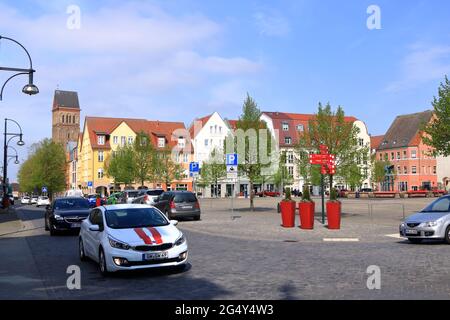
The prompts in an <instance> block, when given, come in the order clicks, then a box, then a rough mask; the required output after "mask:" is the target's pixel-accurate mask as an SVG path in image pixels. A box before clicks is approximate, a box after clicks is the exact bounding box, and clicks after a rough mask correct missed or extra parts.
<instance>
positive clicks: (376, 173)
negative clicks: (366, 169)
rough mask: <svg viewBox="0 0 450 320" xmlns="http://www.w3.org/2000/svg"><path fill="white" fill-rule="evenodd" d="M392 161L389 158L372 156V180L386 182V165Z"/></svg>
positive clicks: (377, 182)
mask: <svg viewBox="0 0 450 320" xmlns="http://www.w3.org/2000/svg"><path fill="white" fill-rule="evenodd" d="M390 165H391V163H390V162H389V161H387V160H378V159H377V158H376V156H375V155H374V156H373V157H372V181H373V182H374V183H376V184H377V185H379V184H381V183H383V182H384V180H385V178H386V167H389V166H390Z"/></svg>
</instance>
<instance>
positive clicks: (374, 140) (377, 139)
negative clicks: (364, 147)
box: [370, 135, 384, 149]
mask: <svg viewBox="0 0 450 320" xmlns="http://www.w3.org/2000/svg"><path fill="white" fill-rule="evenodd" d="M383 138H384V135H381V136H371V137H370V148H371V149H378V147H379V146H380V144H381V142H382V141H383Z"/></svg>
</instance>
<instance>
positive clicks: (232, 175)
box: [227, 171, 238, 179]
mask: <svg viewBox="0 0 450 320" xmlns="http://www.w3.org/2000/svg"><path fill="white" fill-rule="evenodd" d="M237 178H238V173H237V171H232V172H227V179H237Z"/></svg>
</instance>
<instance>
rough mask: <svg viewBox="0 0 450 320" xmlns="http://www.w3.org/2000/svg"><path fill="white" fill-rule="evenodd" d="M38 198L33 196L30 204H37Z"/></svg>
mask: <svg viewBox="0 0 450 320" xmlns="http://www.w3.org/2000/svg"><path fill="white" fill-rule="evenodd" d="M37 201H38V196H32V197H31V200H30V204H37Z"/></svg>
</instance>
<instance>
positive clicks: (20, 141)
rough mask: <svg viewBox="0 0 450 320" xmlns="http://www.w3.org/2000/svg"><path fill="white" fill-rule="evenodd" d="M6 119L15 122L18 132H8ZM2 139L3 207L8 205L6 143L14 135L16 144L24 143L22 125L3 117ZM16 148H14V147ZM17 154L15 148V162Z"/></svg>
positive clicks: (21, 144)
mask: <svg viewBox="0 0 450 320" xmlns="http://www.w3.org/2000/svg"><path fill="white" fill-rule="evenodd" d="M8 121H11V122H13V123H15V124H16V125H17V126H18V127H19V130H20V133H10V132H8ZM4 136H5V138H4V140H3V207H4V208H6V207H7V206H8V201H9V200H8V195H7V191H8V189H7V188H8V187H7V183H8V144H9V142H10V141H11V140H12V139H13V138H15V137H19V141H17V145H18V146H23V145H25V142H24V141H23V139H22V137H23V133H22V127H21V126H20V125H19V123H18V122H17V121H15V120H13V119H7V118H5V131H4ZM8 136H10V138H9V139H8V140H6V139H7V138H8ZM14 150H16V149H14ZM18 161H19V160H18V156H17V150H16V163H17V162H18Z"/></svg>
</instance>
